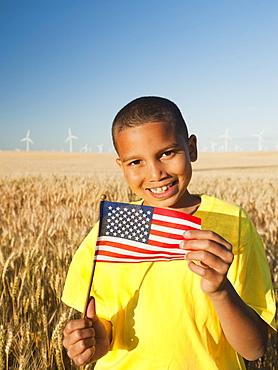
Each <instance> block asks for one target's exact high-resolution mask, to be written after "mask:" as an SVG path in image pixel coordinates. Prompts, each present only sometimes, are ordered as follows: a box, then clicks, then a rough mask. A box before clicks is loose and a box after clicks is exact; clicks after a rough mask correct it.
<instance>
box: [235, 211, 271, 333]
mask: <svg viewBox="0 0 278 370" xmlns="http://www.w3.org/2000/svg"><path fill="white" fill-rule="evenodd" d="M239 226H240V233H239V235H240V236H239V244H238V255H237V261H236V264H237V269H236V270H237V278H236V282H235V289H236V290H237V291H238V294H239V295H240V297H241V298H242V299H243V301H244V302H245V303H246V304H247V305H248V306H250V307H251V308H252V309H253V310H254V311H255V312H256V313H257V314H258V315H259V316H260V317H261V318H262V319H263V320H264V321H265V322H266V323H267V324H268V325H269V327H270V332H273V331H275V330H276V322H275V312H276V304H275V297H274V291H273V286H272V281H271V275H270V270H269V266H268V263H267V259H266V256H265V250H264V246H263V242H262V240H261V238H260V236H259V234H258V232H257V231H256V229H255V227H254V226H253V223H252V221H251V220H250V218H249V217H248V215H247V214H246V213H245V212H244V210H242V209H241V217H240V225H239Z"/></svg>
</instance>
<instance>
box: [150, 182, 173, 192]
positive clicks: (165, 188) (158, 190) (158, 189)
mask: <svg viewBox="0 0 278 370" xmlns="http://www.w3.org/2000/svg"><path fill="white" fill-rule="evenodd" d="M171 186H172V184H169V185H167V186H166V185H165V186H162V187H161V188H155V189H150V191H151V192H152V193H164V191H166V190H168V189H169V188H170V187H171Z"/></svg>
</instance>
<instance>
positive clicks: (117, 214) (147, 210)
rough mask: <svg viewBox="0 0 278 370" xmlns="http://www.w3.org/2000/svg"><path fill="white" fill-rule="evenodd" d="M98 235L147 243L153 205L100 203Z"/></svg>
mask: <svg viewBox="0 0 278 370" xmlns="http://www.w3.org/2000/svg"><path fill="white" fill-rule="evenodd" d="M101 205H102V206H101V225H100V233H99V236H111V237H116V238H122V239H127V240H133V241H136V242H140V243H145V244H148V240H149V234H150V229H151V223H152V215H153V207H148V206H141V205H137V204H129V203H115V202H107V201H106V202H104V205H103V203H101Z"/></svg>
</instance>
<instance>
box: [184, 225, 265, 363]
mask: <svg viewBox="0 0 278 370" xmlns="http://www.w3.org/2000/svg"><path fill="white" fill-rule="evenodd" d="M184 237H185V238H187V239H192V240H184V241H183V242H182V243H181V248H182V249H194V251H191V252H188V253H187V255H186V257H185V258H186V259H187V260H188V261H189V263H188V266H189V268H190V270H191V271H193V272H194V273H196V274H197V275H199V276H201V277H202V279H201V288H202V290H203V292H204V293H205V294H207V295H208V296H209V297H210V299H211V301H212V303H213V305H214V308H215V311H216V313H217V315H218V317H219V320H220V323H221V326H222V329H223V332H224V334H225V336H226V338H227V340H228V342H229V343H230V345H231V346H232V347H233V348H234V350H235V351H237V352H238V353H239V354H240V355H241V356H243V357H244V358H246V359H247V360H249V361H253V360H255V359H257V358H259V357H261V356H262V355H263V354H264V352H265V350H266V344H267V332H268V325H267V324H266V323H265V322H264V321H263V320H262V319H261V318H260V317H259V316H258V315H257V314H256V312H255V311H253V310H252V308H250V307H249V306H247V305H246V304H245V303H244V302H243V300H242V299H241V298H240V297H239V295H238V294H237V292H236V291H235V290H234V288H233V286H232V285H231V283H230V282H229V280H228V279H227V273H228V270H229V267H230V265H231V263H232V261H233V254H232V246H231V244H229V243H228V242H227V241H226V240H225V239H223V238H222V237H221V236H219V235H218V234H215V233H213V232H212V231H205V230H190V231H187V232H185V233H184ZM193 261H196V262H199V264H197V263H195V262H193Z"/></svg>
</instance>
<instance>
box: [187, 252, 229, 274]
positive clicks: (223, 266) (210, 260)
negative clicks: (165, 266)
mask: <svg viewBox="0 0 278 370" xmlns="http://www.w3.org/2000/svg"><path fill="white" fill-rule="evenodd" d="M228 254H229V256H228V257H230V254H231V253H230V252H228ZM228 257H227V256H225V259H226V260H227V261H226V260H224V259H222V258H221V257H219V256H217V255H215V254H212V253H209V252H207V251H205V250H200V251H192V252H188V253H187V255H186V256H185V259H186V260H188V261H196V262H199V266H201V268H202V270H204V271H205V270H208V269H213V270H214V271H216V272H217V273H219V274H221V275H226V274H227V272H228V270H229V267H230V264H231V261H232V257H231V258H228Z"/></svg>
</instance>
